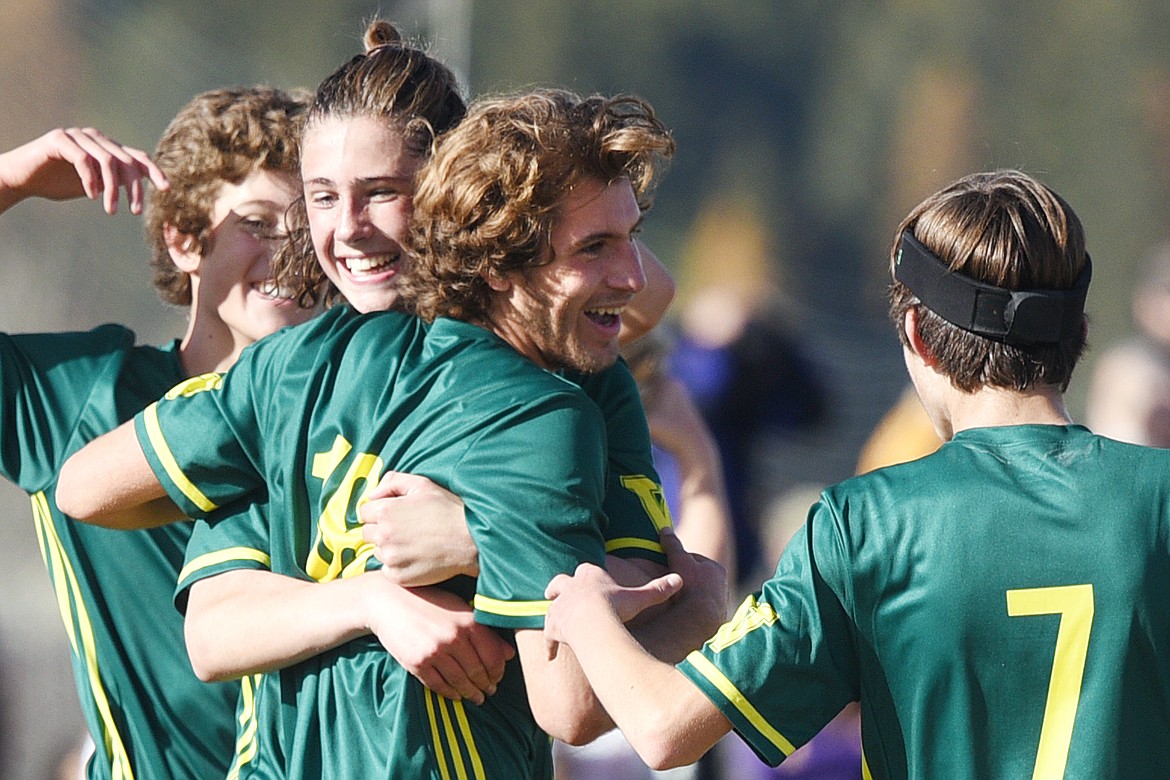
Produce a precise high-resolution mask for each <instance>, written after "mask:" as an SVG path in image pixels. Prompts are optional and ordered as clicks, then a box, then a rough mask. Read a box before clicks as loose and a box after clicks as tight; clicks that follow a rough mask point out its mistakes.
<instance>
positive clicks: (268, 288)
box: [256, 279, 293, 300]
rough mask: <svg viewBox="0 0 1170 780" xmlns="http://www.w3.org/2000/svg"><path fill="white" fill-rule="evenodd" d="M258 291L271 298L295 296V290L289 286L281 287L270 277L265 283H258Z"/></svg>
mask: <svg viewBox="0 0 1170 780" xmlns="http://www.w3.org/2000/svg"><path fill="white" fill-rule="evenodd" d="M256 291H257V292H259V293H260V294H261V295H267V296H268V297H269V298H283V299H285V300H290V299H291V298H292V297H293V290H292V289H291V288H288V287H279V286H278V285H277V284H276V282H274V281H272V280H271V279H269V280H268V281H267V282H264V283H263V284H258V285H256Z"/></svg>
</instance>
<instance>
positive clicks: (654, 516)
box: [621, 474, 671, 531]
mask: <svg viewBox="0 0 1170 780" xmlns="http://www.w3.org/2000/svg"><path fill="white" fill-rule="evenodd" d="M621 482H622V487H624V488H625V489H626V490H629V491H630V492H632V493H633V494H634V495H636V496H637V497H638V500H639V501H641V502H642V508H643V509H645V510H646V514H648V515H650V519H651V520H652V521H653V522H654V527H655V528H656V529H658V530H659V531H661V530H662V529H663V528H670V526H671V519H670V507H669V506H667V505H666V496H664V495H663V494H662V485H659V484H658V483H657V482H655V481H654V480H652V479H650V478H649V477H644V476H642V475H641V474H626V475H623V476H622V478H621Z"/></svg>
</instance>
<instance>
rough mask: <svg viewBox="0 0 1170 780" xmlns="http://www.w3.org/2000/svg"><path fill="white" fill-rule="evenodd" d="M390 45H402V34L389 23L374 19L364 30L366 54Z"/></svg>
mask: <svg viewBox="0 0 1170 780" xmlns="http://www.w3.org/2000/svg"><path fill="white" fill-rule="evenodd" d="M392 43H402V33H400V32H398V28H397V27H395V26H394V25H393V24H391V23H390V22H386V21H383V20H381V19H375V20H374V21H372V22H370V26H369V27H367V28H366V37H365V44H366V54H369V53H370V52H372V51H374V49H378V48H380V47H382V46H386V45H388V44H392Z"/></svg>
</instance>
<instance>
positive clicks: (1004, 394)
mask: <svg viewBox="0 0 1170 780" xmlns="http://www.w3.org/2000/svg"><path fill="white" fill-rule="evenodd" d="M945 405H946V409H947V419H948V420H949V421H950V427H951V435H954V434H955V433H958V432H959V431H963V430H967V429H968V428H989V427H992V426H999V425H1069V424H1070V423H1072V418H1071V417H1069V414H1068V409H1067V408H1066V407H1065V403H1064V396H1063V394H1062V393H1061V392H1060V389H1059V388H1057V387H1053V386H1051V385H1046V386H1043V387H1038V388H1031V389H1029V390H1025V391H1022V392H1021V391H1017V390H1004V389H1002V388H995V387H984V388H982V389H980V390H976V391H975V392H974V393H964V392H962V391H959V390H955V391H954V392H953V393H952V394H951V395H950V397H949V398H948V399H947V401H946V403H945Z"/></svg>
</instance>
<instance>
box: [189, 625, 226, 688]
mask: <svg viewBox="0 0 1170 780" xmlns="http://www.w3.org/2000/svg"><path fill="white" fill-rule="evenodd" d="M183 634H184V638H185V639H186V642H187V658H188V659H189V660H190V661H191V671H193V672H194V673H195V676H196V677H197V678H199V679H200V680H202V681H203V682H205V683H217V682H227V681H229V680H235V679H238V678H239V677H240V674H239V672H238V671H237V670H236V669H234V668H230V667H229V666H227V665H225V664H224V663H222V661H223V660H224V659H222V658H220V657H219V654H217V653H216V646H217V644H219V645H220V646H221V647H222V644H221V643H217V642H215V641H214V640H212V641H204V639H203V635H202V634H201V633H200V631H199V625H198V621H194V623H193V622H192V620H191V619H190V618H187V620H186V621H185V622H184V624H183Z"/></svg>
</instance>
